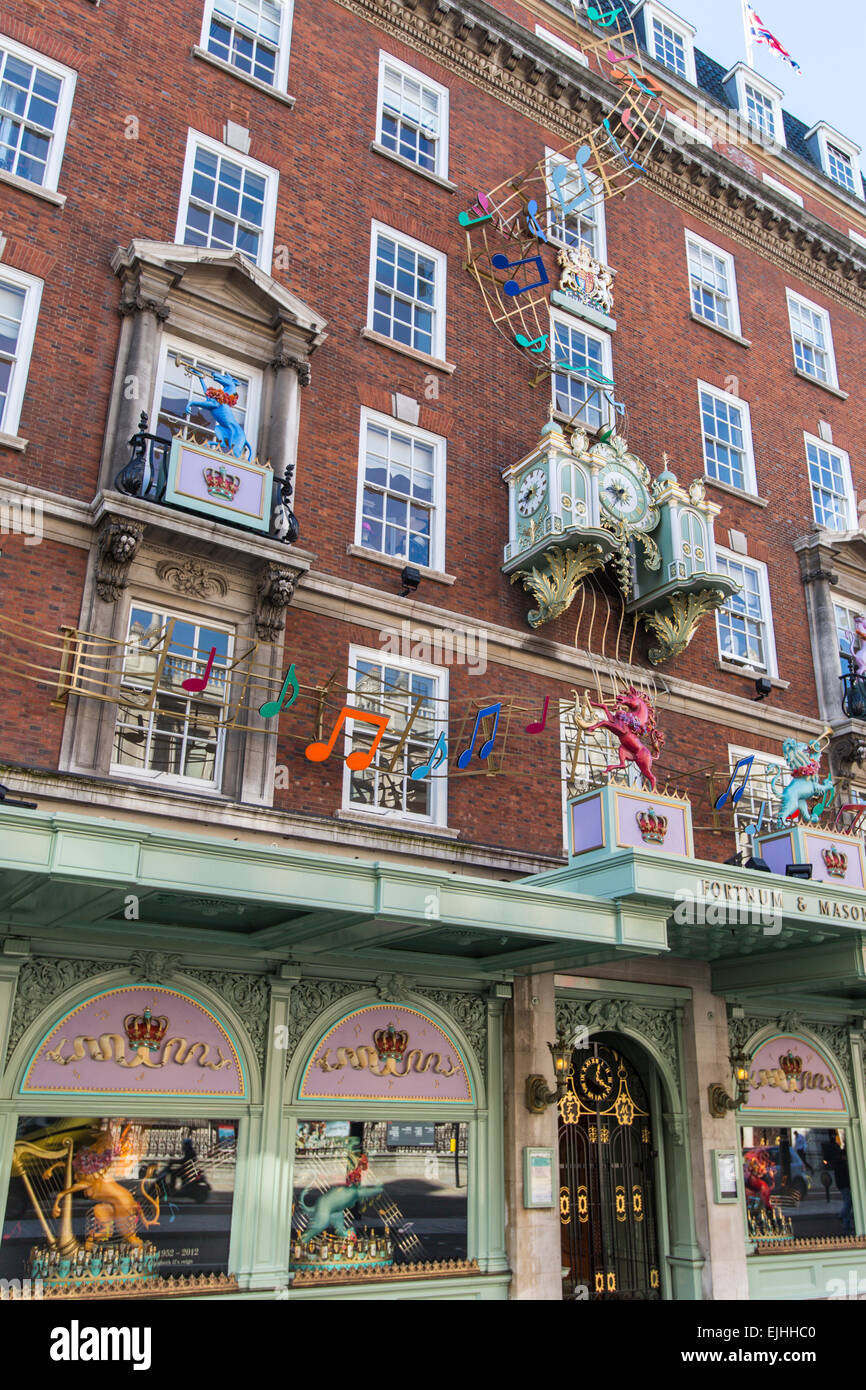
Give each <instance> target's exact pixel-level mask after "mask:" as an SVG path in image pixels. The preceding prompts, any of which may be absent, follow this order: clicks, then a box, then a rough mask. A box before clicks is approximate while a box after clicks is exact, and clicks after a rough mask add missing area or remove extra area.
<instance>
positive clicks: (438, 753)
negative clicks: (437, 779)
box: [409, 734, 448, 782]
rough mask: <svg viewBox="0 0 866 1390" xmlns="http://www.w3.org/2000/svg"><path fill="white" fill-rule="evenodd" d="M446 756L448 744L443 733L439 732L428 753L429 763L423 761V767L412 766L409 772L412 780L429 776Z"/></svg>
mask: <svg viewBox="0 0 866 1390" xmlns="http://www.w3.org/2000/svg"><path fill="white" fill-rule="evenodd" d="M447 756H448V744H447V743H446V741H445V735H444V734H440V735H439V737H438V739H437V740H436V747H435V748H434V749H433V752H432V753H431V754H430V761H429V763H425V764H424V766H423V767H413V769H412V771H411V773H410V774H409V775H410V776H411V778H412V781H413V782H423V780H424V778H425V777H429V776H430V773H431V772H435V770H436V768H437V767H438V766H439V764H440V763H441V762H444V760H445V759H446V758H447Z"/></svg>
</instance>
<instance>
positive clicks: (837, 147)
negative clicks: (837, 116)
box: [805, 121, 863, 198]
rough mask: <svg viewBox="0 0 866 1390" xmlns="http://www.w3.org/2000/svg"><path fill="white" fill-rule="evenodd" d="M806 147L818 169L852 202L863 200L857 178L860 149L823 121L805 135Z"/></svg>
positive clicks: (861, 186)
mask: <svg viewBox="0 0 866 1390" xmlns="http://www.w3.org/2000/svg"><path fill="white" fill-rule="evenodd" d="M805 140H806V144H807V145H808V147H809V149H810V150H811V151H812V155H813V157H814V158H815V159H816V160H817V162H818V163H819V164H820V165H821V168H822V169H823V171H824V173H825V174H826V175H827V177H828V178H830V179H832V180H833V182H834V183H838V185H839V187H840V188H844V190H845V192H846V193H853V194H854V196H855V198H862V197H863V180H862V179H861V177H860V166H859V157H860V146H859V145H855V144H854V141H853V140H849V139H848V138H847V136H845V135H842V134H840V132H839V131H838V130H834V129H833V127H832V126H831V125H828V124H827V122H826V121H819V122H818V124H817V125H814V126H813V127H812V129H811V130H809V131H807V132H806V136H805Z"/></svg>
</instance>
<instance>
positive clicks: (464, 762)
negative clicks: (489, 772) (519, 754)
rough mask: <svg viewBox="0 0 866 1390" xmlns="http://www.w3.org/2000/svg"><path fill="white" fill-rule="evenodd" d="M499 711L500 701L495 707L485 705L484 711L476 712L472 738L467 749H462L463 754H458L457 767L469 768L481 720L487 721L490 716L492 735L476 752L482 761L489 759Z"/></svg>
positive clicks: (494, 738)
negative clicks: (491, 718) (491, 716)
mask: <svg viewBox="0 0 866 1390" xmlns="http://www.w3.org/2000/svg"><path fill="white" fill-rule="evenodd" d="M501 710H502V701H501V700H498V701H497V703H496V704H495V705H485V706H484V709H480V710H479V711H478V713H477V714H476V716H475V728H474V729H473V730H472V738H471V739H470V740H469V747H468V748H464V750H463V752H462V753H461V754H460V757H459V758H458V759H457V766H458V767H461V768H465V767H468V766H469V763H470V760H471V758H472V750H473V749H474V747H475V740H476V738H477V737H478V730H479V728H480V727H481V721H482V719H487V718H488V717H489V716H490V715H491V714H492V715H493V733H492V734H491V735H490V737H489V738H488V739H487V740H486V741H485V742H484V743H482V745H481V747H480V748H479V750H478V757H479V758H480V759H481V760H482V761H483V760H484V759H485V758H489V757H490V752H491V749H492V748H493V744H494V743H495V741H496V730H497V729H498V728H499V715H500V712H501Z"/></svg>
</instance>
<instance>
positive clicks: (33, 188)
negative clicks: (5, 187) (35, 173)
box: [0, 169, 66, 208]
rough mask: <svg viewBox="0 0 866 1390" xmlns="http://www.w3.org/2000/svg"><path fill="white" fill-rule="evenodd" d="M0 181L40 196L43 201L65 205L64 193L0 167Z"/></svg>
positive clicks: (59, 206)
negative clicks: (43, 186)
mask: <svg viewBox="0 0 866 1390" xmlns="http://www.w3.org/2000/svg"><path fill="white" fill-rule="evenodd" d="M0 183H8V184H9V186H10V188H19V189H20V190H21V192H22V193H32V195H33V197H34V198H42V200H43V201H44V202H46V203H53V204H54V206H55V207H58V208H62V207H65V206H66V194H65V193H55V192H54V190H53V189H52V188H42V187H41V186H40V184H38V183H31V181H30V179H22V178H19V177H18V175H17V174H8V173H7V172H6V170H5V169H0Z"/></svg>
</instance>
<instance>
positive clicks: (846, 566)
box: [794, 527, 866, 592]
mask: <svg viewBox="0 0 866 1390" xmlns="http://www.w3.org/2000/svg"><path fill="white" fill-rule="evenodd" d="M794 549H795V550H796V551H797V552H798V553H799V556H800V567H801V570H802V572H803V578H804V582H807V583H808V582H810V581H811V580H813V579H820V578H824V577H826V578H828V579H829V582H830V583H831V584H832V585H833V586H834V587H835V585H836V584H837V583H839V581H840V579H841V581H842V587H843V588H846V586H847V581H848V580H849V579H850V580H853V581H854V588H855V589H856V590H857V591H858V592H859V591H861V590H862V589H863V575H864V574H866V530H862V529H859V530H852V531H826V530H823V529H820V528H818V527H816V528H815V530H814V531H813V532H811V534H810V535H808V536H803V537H802V538H801V539H800V540H798V541H795V542H794Z"/></svg>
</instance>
